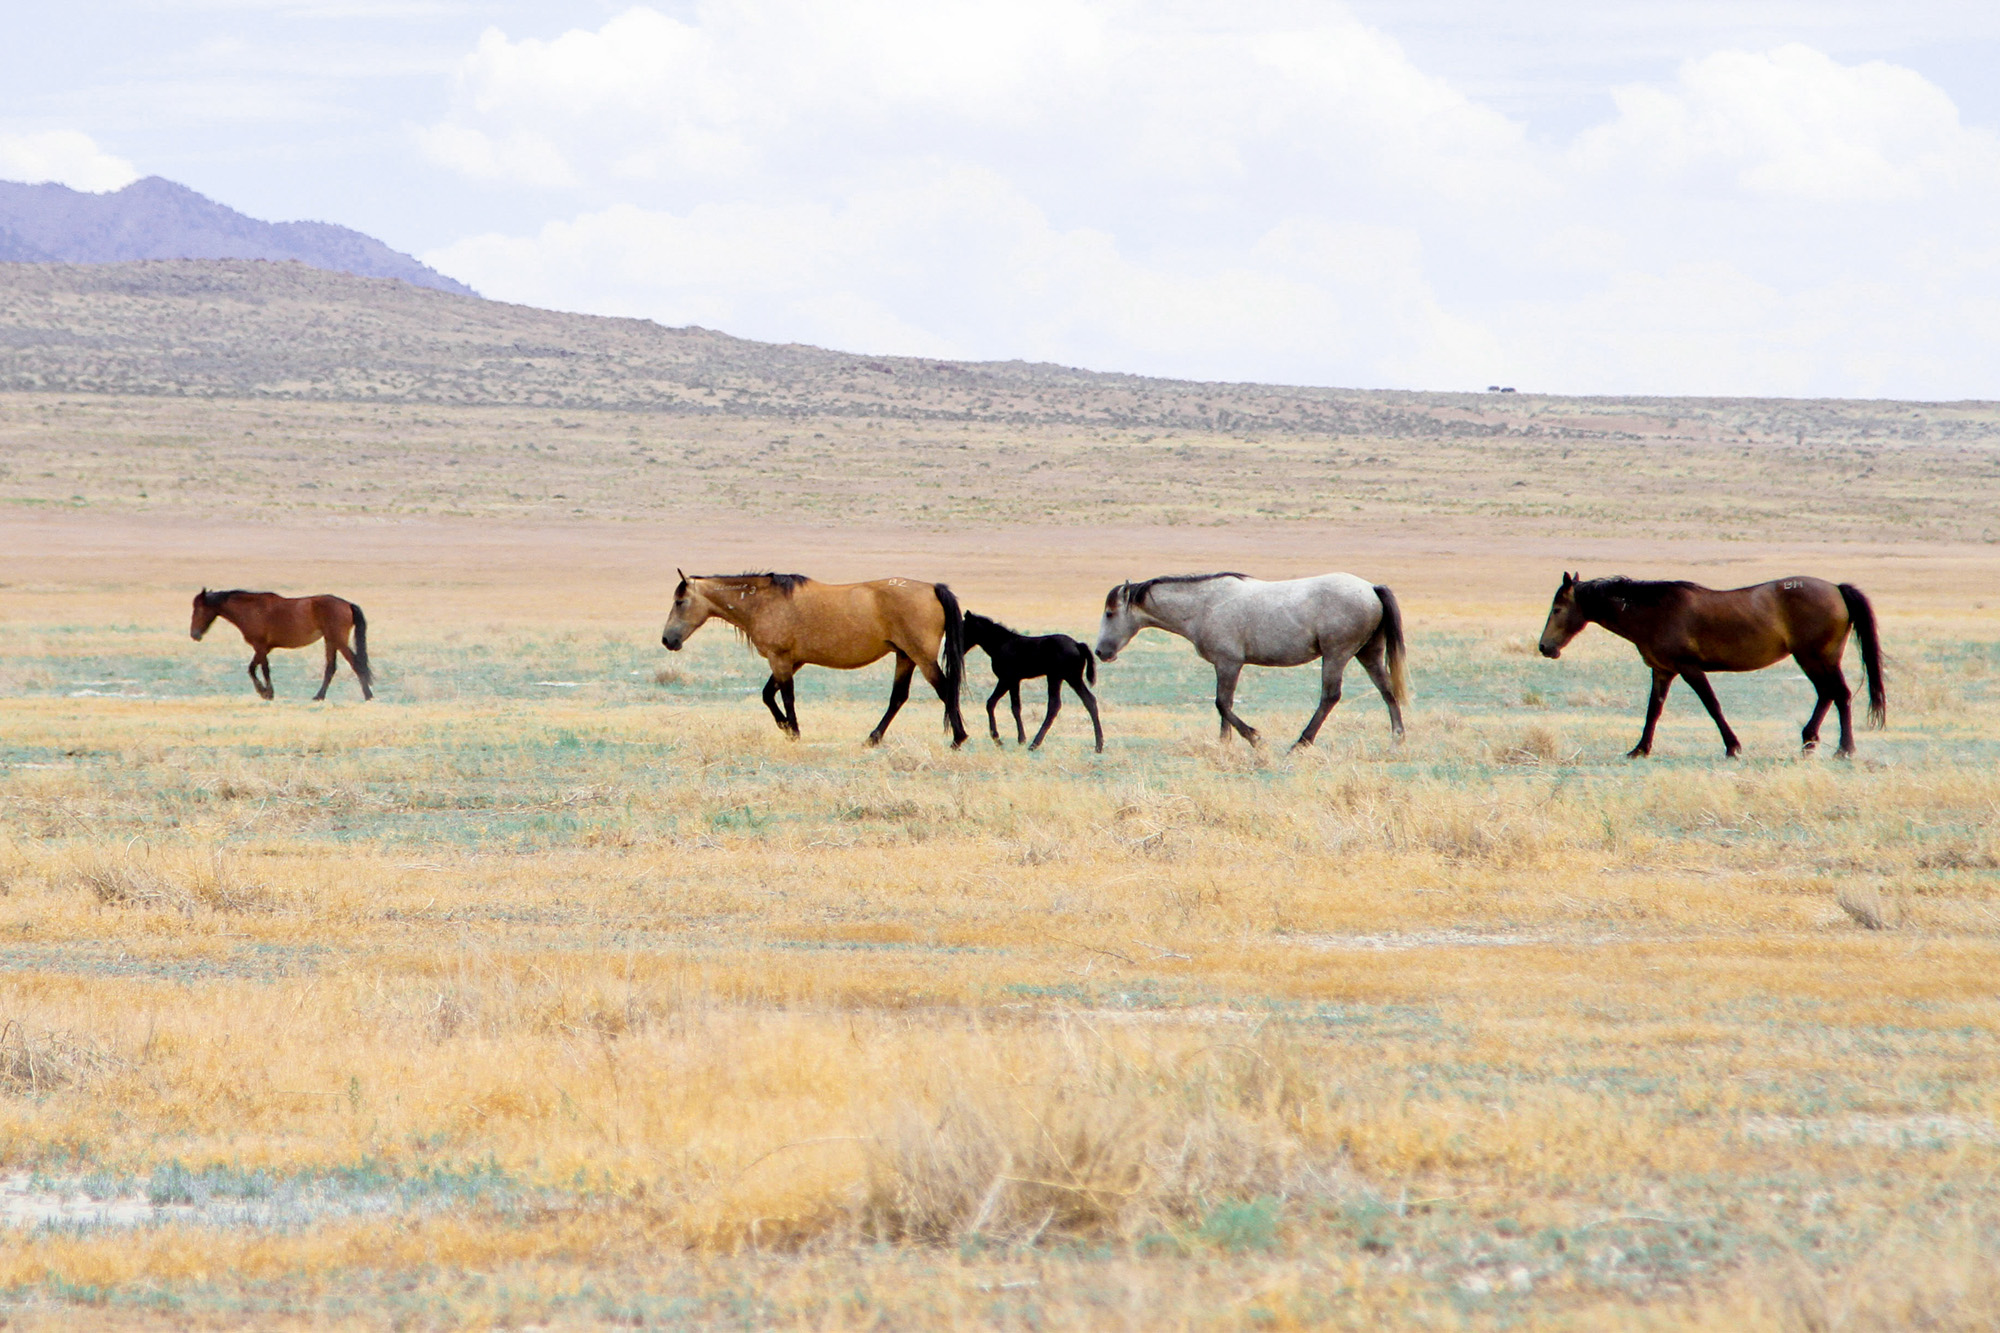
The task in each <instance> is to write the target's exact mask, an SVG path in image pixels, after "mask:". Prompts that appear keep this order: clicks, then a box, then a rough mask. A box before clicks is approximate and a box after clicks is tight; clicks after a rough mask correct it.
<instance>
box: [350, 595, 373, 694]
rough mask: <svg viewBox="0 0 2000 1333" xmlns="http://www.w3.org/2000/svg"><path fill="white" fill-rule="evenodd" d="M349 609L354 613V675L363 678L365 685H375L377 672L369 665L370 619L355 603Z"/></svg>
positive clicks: (362, 681) (351, 603)
mask: <svg viewBox="0 0 2000 1333" xmlns="http://www.w3.org/2000/svg"><path fill="white" fill-rule="evenodd" d="M347 609H348V610H349V611H352V612H353V613H354V674H355V675H357V676H359V677H361V683H362V684H363V685H373V684H374V683H375V671H374V669H373V668H372V667H370V666H369V665H368V617H367V616H364V615H362V614H361V608H360V607H358V606H356V605H355V604H354V603H353V602H349V603H348V604H347Z"/></svg>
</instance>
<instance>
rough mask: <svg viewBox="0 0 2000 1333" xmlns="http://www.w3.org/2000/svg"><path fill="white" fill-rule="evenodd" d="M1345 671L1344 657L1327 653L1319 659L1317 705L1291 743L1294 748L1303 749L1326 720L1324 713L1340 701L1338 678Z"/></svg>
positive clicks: (1312, 739)
mask: <svg viewBox="0 0 2000 1333" xmlns="http://www.w3.org/2000/svg"><path fill="white" fill-rule="evenodd" d="M1346 672H1347V659H1346V658H1344V657H1341V656H1339V655H1337V654H1329V655H1327V656H1325V657H1322V658H1321V659H1320V663H1319V707H1318V708H1315V709H1313V715H1312V720H1311V721H1309V722H1307V723H1306V729H1305V730H1304V731H1302V732H1300V733H1299V738H1298V740H1296V741H1294V742H1293V743H1292V748H1293V749H1294V750H1303V749H1305V748H1306V747H1307V746H1309V745H1311V744H1312V743H1313V741H1314V740H1315V739H1316V738H1317V737H1318V736H1319V728H1320V724H1321V723H1323V722H1325V721H1326V715H1327V714H1328V713H1331V712H1332V711H1333V706H1334V705H1335V704H1337V703H1339V702H1340V678H1341V677H1342V676H1343V675H1345V674H1346Z"/></svg>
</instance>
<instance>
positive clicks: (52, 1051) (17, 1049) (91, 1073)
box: [0, 1019, 117, 1097]
mask: <svg viewBox="0 0 2000 1333" xmlns="http://www.w3.org/2000/svg"><path fill="white" fill-rule="evenodd" d="M116 1063H117V1062H116V1060H115V1059H114V1058H113V1057H112V1056H111V1055H110V1053H109V1052H107V1051H105V1050H104V1048H103V1047H101V1046H99V1045H98V1044H97V1043H96V1042H93V1041H91V1040H90V1039H89V1038H87V1037H81V1036H78V1035H76V1034H75V1033H71V1032H43V1033H41V1034H40V1035H39V1036H34V1035H30V1033H29V1031H28V1029H27V1028H26V1027H25V1026H24V1025H22V1024H21V1023H19V1022H16V1021H14V1020H11V1019H10V1020H8V1021H7V1022H5V1023H0V1092H5V1093H8V1094H10V1095H13V1096H17V1097H41V1096H45V1095H47V1094H48V1093H51V1092H57V1091H60V1090H61V1089H64V1088H71V1087H76V1086H78V1085H80V1084H84V1083H87V1082H88V1081H89V1080H90V1079H92V1078H95V1077H96V1076H98V1075H100V1074H103V1073H106V1072H108V1071H109V1070H111V1069H112V1068H113V1067H114V1065H115V1064H116Z"/></svg>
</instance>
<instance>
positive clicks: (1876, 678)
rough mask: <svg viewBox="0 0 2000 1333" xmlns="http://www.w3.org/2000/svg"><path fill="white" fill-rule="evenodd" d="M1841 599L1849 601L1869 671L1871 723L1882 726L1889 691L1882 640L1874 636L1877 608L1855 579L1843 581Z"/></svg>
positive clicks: (1850, 617)
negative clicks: (1884, 681) (1885, 686)
mask: <svg viewBox="0 0 2000 1333" xmlns="http://www.w3.org/2000/svg"><path fill="white" fill-rule="evenodd" d="M1840 600H1841V601H1843V602H1846V603H1847V619H1848V620H1849V621H1850V622H1851V623H1852V624H1853V626H1854V637H1855V638H1857V639H1859V640H1861V667H1862V670H1864V671H1866V672H1867V673H1868V725H1869V726H1871V727H1880V726H1882V725H1883V724H1884V723H1885V722H1886V721H1887V720H1888V715H1889V695H1888V691H1886V690H1884V689H1883V688H1882V641H1881V640H1880V639H1878V638H1876V637H1875V608H1874V607H1872V606H1870V605H1869V604H1868V598H1867V597H1866V596H1865V595H1864V594H1863V593H1862V591H1861V589H1859V588H1857V587H1855V586H1854V585H1853V584H1852V583H1843V584H1841V585H1840Z"/></svg>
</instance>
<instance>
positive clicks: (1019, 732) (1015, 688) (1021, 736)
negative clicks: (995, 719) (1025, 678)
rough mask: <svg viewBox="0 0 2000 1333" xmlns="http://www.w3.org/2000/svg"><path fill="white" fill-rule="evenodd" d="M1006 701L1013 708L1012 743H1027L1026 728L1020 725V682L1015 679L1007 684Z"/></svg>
mask: <svg viewBox="0 0 2000 1333" xmlns="http://www.w3.org/2000/svg"><path fill="white" fill-rule="evenodd" d="M1007 701H1008V703H1009V704H1010V705H1012V707H1013V709H1014V744H1016V745H1026V744H1027V743H1028V729H1027V728H1026V727H1024V726H1022V725H1021V682H1020V681H1019V680H1015V681H1013V682H1011V683H1010V684H1009V685H1008V686H1007Z"/></svg>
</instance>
